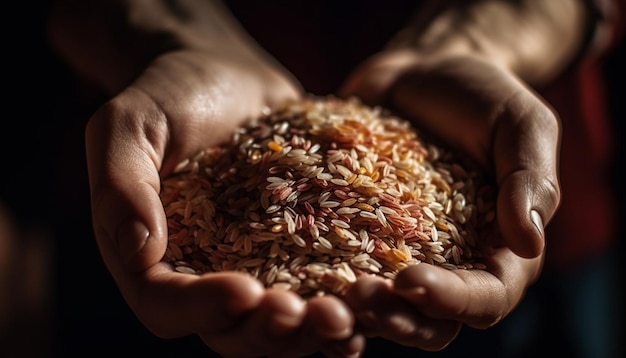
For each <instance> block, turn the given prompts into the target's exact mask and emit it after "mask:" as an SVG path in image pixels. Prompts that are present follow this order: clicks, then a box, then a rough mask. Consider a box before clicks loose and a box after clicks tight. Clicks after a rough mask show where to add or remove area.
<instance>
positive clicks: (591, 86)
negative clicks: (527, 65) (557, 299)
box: [541, 0, 626, 270]
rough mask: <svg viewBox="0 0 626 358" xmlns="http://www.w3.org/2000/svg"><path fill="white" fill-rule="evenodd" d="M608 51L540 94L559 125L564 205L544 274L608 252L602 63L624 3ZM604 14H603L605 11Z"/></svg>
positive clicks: (611, 231) (609, 178)
mask: <svg viewBox="0 0 626 358" xmlns="http://www.w3.org/2000/svg"><path fill="white" fill-rule="evenodd" d="M611 5H612V7H611V8H610V10H609V11H610V13H607V14H605V15H606V16H607V17H608V19H607V20H609V21H610V24H609V25H610V27H609V29H610V32H611V37H610V41H608V43H607V45H606V46H604V48H601V49H600V50H599V51H600V52H599V53H598V52H596V51H598V49H594V51H589V53H588V54H587V55H584V56H583V57H582V59H581V61H580V63H578V64H577V65H576V66H575V67H574V68H573V69H571V70H570V71H568V72H566V73H564V74H563V76H561V77H560V78H559V79H557V80H556V81H555V82H554V83H552V84H551V85H550V86H549V87H548V88H545V89H544V90H542V91H541V92H542V94H543V95H544V97H545V98H546V99H547V100H548V101H549V102H550V103H551V104H552V105H553V106H554V107H555V109H556V111H557V112H558V113H559V116H560V118H561V121H562V126H563V137H562V138H563V139H562V146H561V162H560V173H561V186H562V187H561V189H562V203H561V207H560V209H559V211H558V213H557V215H556V216H555V218H554V220H553V221H552V222H551V223H550V224H549V225H548V228H547V230H546V232H547V238H546V241H547V242H546V244H547V248H546V249H547V256H546V270H558V269H560V268H567V267H570V266H571V265H575V264H576V263H578V262H580V261H582V260H585V258H586V257H589V256H594V255H597V254H599V253H601V252H604V251H606V250H607V249H608V248H609V247H610V246H611V245H612V243H613V242H615V240H616V236H617V233H618V230H617V225H618V220H619V218H618V217H617V215H618V206H617V205H618V203H617V196H616V191H615V189H614V188H613V185H614V176H613V175H614V174H615V173H614V172H613V171H614V170H615V169H614V166H615V165H616V163H615V155H614V153H616V151H615V144H616V143H615V141H614V139H615V136H614V135H613V131H614V128H612V124H613V123H614V121H612V120H611V118H610V116H609V112H608V108H609V103H608V99H607V93H606V88H607V87H606V80H605V77H604V72H603V69H604V68H603V60H604V59H605V56H606V55H607V53H609V52H610V51H611V50H612V49H613V48H614V47H615V46H616V45H617V44H618V42H619V41H622V36H623V34H624V21H623V19H624V12H625V10H626V6H625V1H622V0H619V1H613V2H612V3H611ZM605 9H607V8H605Z"/></svg>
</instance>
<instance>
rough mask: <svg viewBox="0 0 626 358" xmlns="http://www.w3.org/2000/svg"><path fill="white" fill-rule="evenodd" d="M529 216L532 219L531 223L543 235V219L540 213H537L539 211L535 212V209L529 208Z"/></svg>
mask: <svg viewBox="0 0 626 358" xmlns="http://www.w3.org/2000/svg"><path fill="white" fill-rule="evenodd" d="M530 218H531V220H532V221H533V224H535V227H536V228H537V231H539V233H540V234H541V236H544V233H543V219H542V218H541V215H539V212H537V210H531V211H530Z"/></svg>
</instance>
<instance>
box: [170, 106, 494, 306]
mask: <svg viewBox="0 0 626 358" xmlns="http://www.w3.org/2000/svg"><path fill="white" fill-rule="evenodd" d="M471 168H473V167H472V166H471V164H470V163H468V161H467V160H466V159H463V160H462V159H460V156H458V155H455V154H454V153H453V152H452V151H451V150H446V149H445V148H444V147H442V146H437V145H434V144H432V143H428V142H427V141H426V140H425V139H424V138H422V137H421V136H420V134H419V133H418V132H417V131H416V130H415V129H414V128H412V127H411V125H410V124H409V123H408V122H407V121H404V120H402V119H400V118H398V117H396V116H394V115H392V114H391V113H388V112H387V111H385V110H383V109H381V108H378V107H375V108H372V107H368V106H365V105H364V104H362V103H361V102H360V101H359V100H358V99H354V98H353V99H350V100H340V99H338V98H335V97H330V96H329V97H314V96H310V97H307V98H305V99H303V100H301V101H298V102H294V103H289V104H287V105H285V106H284V107H283V108H281V109H279V110H276V111H274V112H271V113H269V111H268V113H264V114H263V115H262V116H261V117H260V118H258V119H257V120H256V121H254V122H253V123H250V124H249V125H247V126H245V127H242V128H240V129H239V130H238V131H237V132H236V133H234V136H233V138H232V141H231V142H229V143H226V144H224V145H222V146H216V147H211V148H206V149H205V150H203V151H201V152H200V153H198V154H197V155H196V156H195V157H193V158H189V159H188V160H186V161H184V162H183V163H181V164H180V165H179V166H178V168H177V170H176V171H175V173H174V174H173V175H172V176H171V177H169V178H166V179H165V180H163V182H162V190H161V199H162V202H163V206H164V208H165V212H166V216H167V221H168V229H169V244H168V248H167V251H166V254H165V256H164V258H163V260H164V261H166V262H169V263H171V264H172V265H173V266H174V268H175V269H176V270H177V271H179V272H183V273H190V274H198V275H200V274H203V273H206V272H218V271H244V272H248V273H249V274H251V275H253V276H254V277H256V278H258V279H259V280H260V281H261V282H262V283H264V284H265V285H266V287H281V288H284V289H289V290H293V291H294V292H297V293H298V294H300V295H301V296H302V297H312V296H314V295H325V294H335V295H338V296H341V295H343V294H344V293H345V290H346V289H347V288H348V287H349V286H350V284H352V283H353V282H355V280H357V279H358V278H359V277H360V276H362V275H381V276H383V277H387V278H393V277H394V276H395V275H396V274H397V273H398V271H399V270H401V269H403V268H405V267H407V266H409V265H415V264H420V263H427V264H432V265H439V266H441V267H444V268H447V269H451V270H454V269H471V268H474V269H484V268H485V266H484V265H483V264H481V263H479V262H478V261H479V260H480V251H481V250H480V249H479V244H480V243H481V242H482V241H483V240H482V239H483V236H484V235H495V229H494V227H495V217H494V215H495V199H494V195H495V193H494V189H493V188H494V187H493V185H490V184H488V183H487V181H486V180H484V179H485V178H484V176H482V175H481V174H480V171H478V170H475V169H471ZM474 168H475V167H474ZM479 238H480V240H478V239H479Z"/></svg>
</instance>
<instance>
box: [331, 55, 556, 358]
mask: <svg viewBox="0 0 626 358" xmlns="http://www.w3.org/2000/svg"><path fill="white" fill-rule="evenodd" d="M339 93H340V94H341V95H342V96H346V97H347V96H356V97H359V98H361V99H362V100H363V101H364V102H365V103H367V104H370V105H374V104H378V105H383V106H385V107H387V108H390V109H392V110H394V111H396V112H397V113H398V114H400V115H401V116H403V117H405V118H407V119H410V120H411V121H412V123H413V124H414V125H415V126H416V127H417V128H422V129H424V130H428V131H430V132H431V133H433V134H434V135H436V136H438V137H439V138H441V139H442V140H444V141H445V142H446V143H448V144H449V145H450V146H452V147H455V148H456V149H460V150H462V151H463V152H465V153H467V154H469V155H470V156H471V157H472V158H473V159H474V160H475V161H476V162H478V163H479V164H480V165H482V166H483V167H484V168H485V169H487V170H488V171H489V173H490V174H493V175H494V177H495V178H496V180H497V185H498V198H497V213H496V216H497V225H498V229H499V232H500V234H501V237H502V240H503V245H502V246H501V247H498V248H496V249H495V250H494V251H493V253H491V254H490V255H489V256H488V257H487V259H486V261H485V262H484V263H485V264H486V265H487V270H455V271H448V270H446V269H443V268H440V267H436V266H433V265H428V264H420V265H416V266H413V267H409V268H407V269H405V270H403V271H401V272H400V273H399V275H398V276H397V278H396V279H395V280H393V281H391V282H389V281H385V280H383V279H379V278H375V277H372V278H365V279H362V280H359V281H358V282H357V283H356V284H355V285H354V286H353V287H352V288H351V289H350V291H349V292H348V293H347V296H346V301H347V302H348V304H349V305H350V306H351V307H352V309H353V310H354V312H355V315H356V317H357V319H358V323H359V324H360V325H361V326H362V328H363V329H364V331H365V333H366V334H368V335H373V336H380V337H383V338H386V339H389V340H392V341H395V342H397V343H400V344H403V345H407V346H415V347H419V348H422V349H425V350H440V349H443V348H444V347H445V346H447V345H448V344H449V343H450V342H452V341H453V340H454V339H455V337H456V336H457V334H458V332H459V330H460V328H461V326H462V325H463V324H467V325H469V326H472V327H475V328H487V327H490V326H492V325H494V324H496V323H498V322H499V321H500V320H501V319H502V318H504V317H505V316H506V315H507V314H509V313H510V312H511V311H512V310H513V309H514V308H515V307H516V306H517V304H518V303H519V302H520V301H521V299H522V298H523V296H524V293H525V290H526V288H527V287H528V286H529V285H531V284H532V283H533V282H534V281H535V280H536V278H537V276H538V275H539V273H540V271H541V266H542V263H543V256H544V226H545V224H547V223H548V222H549V221H550V220H551V218H552V216H553V215H554V214H555V212H556V210H557V208H558V206H559V203H560V188H559V182H558V175H557V163H558V150H559V141H560V123H559V118H558V117H557V116H556V114H555V113H554V112H553V111H552V109H551V108H550V107H548V106H547V105H546V103H545V102H544V101H543V100H542V99H541V98H540V97H539V96H538V95H537V94H536V93H534V92H533V91H532V90H531V89H530V88H529V87H528V86H527V85H525V84H524V83H523V82H521V81H520V80H519V79H518V78H517V77H516V76H515V75H514V74H512V73H511V72H510V71H507V70H506V69H504V68H502V67H500V66H496V65H494V64H492V63H490V62H489V60H488V59H484V58H480V57H469V56H463V57H461V56H449V57H447V58H439V59H437V60H432V59H429V58H428V56H425V55H422V54H418V53H416V52H411V51H408V50H404V51H394V52H388V53H382V54H380V55H377V56H375V57H373V58H371V59H370V60H369V61H367V62H366V63H364V64H363V65H362V66H361V67H360V68H358V69H357V70H356V71H354V72H353V74H352V75H351V77H350V78H349V79H348V80H347V81H346V83H345V85H344V86H343V88H342V89H341V90H340V92H339Z"/></svg>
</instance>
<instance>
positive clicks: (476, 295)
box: [393, 248, 542, 328]
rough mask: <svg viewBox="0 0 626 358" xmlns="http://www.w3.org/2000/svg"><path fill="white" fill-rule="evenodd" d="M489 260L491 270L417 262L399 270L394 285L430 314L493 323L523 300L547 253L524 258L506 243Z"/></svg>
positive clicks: (481, 325) (475, 323) (472, 323)
mask: <svg viewBox="0 0 626 358" xmlns="http://www.w3.org/2000/svg"><path fill="white" fill-rule="evenodd" d="M486 264H487V269H486V270H454V271H451V270H446V269H443V268H440V267H437V266H434V265H427V264H420V265H415V266H411V267H408V268H407V269H405V270H403V271H401V272H400V273H399V274H398V277H397V278H396V280H395V281H394V288H393V289H394V292H395V293H396V294H398V295H399V296H400V297H403V298H404V299H406V300H407V301H408V302H410V303H411V304H412V305H413V306H414V307H416V308H417V309H418V310H419V311H420V312H422V313H423V314H424V315H427V316H428V317H431V318H433V319H444V320H445V319H454V320H458V321H460V322H463V323H465V324H468V325H470V326H472V327H476V328H487V327H490V326H492V325H494V324H496V323H497V322H499V321H500V320H501V319H502V318H503V317H505V316H506V315H507V314H508V313H509V312H511V310H513V309H514V308H515V306H517V304H518V303H519V301H520V300H521V299H522V297H523V295H524V293H525V290H526V288H527V287H528V286H529V285H530V284H531V283H532V282H533V280H534V278H535V277H536V275H537V274H538V272H539V270H540V268H541V265H542V259H541V258H533V259H524V258H521V257H519V256H517V255H515V254H514V253H513V252H512V251H511V250H509V249H506V248H501V249H498V250H497V251H496V252H494V254H493V255H492V256H491V257H490V259H489V260H488V261H486Z"/></svg>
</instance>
